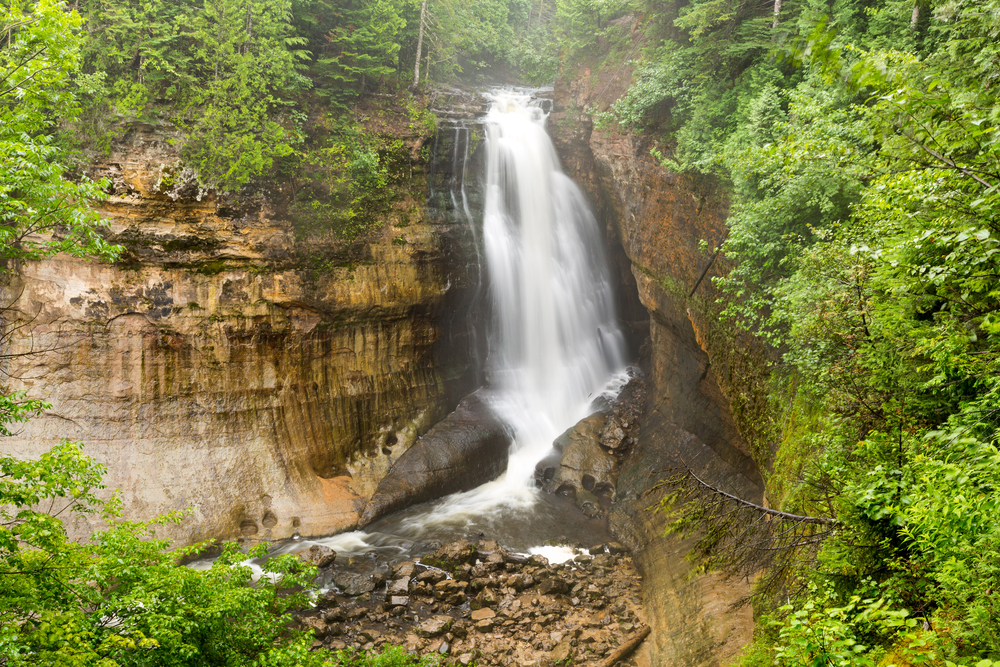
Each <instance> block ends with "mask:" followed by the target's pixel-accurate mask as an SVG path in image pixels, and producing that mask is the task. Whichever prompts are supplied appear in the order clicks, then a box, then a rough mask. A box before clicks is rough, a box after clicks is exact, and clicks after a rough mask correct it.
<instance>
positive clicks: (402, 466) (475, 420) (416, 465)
mask: <svg viewBox="0 0 1000 667" xmlns="http://www.w3.org/2000/svg"><path fill="white" fill-rule="evenodd" d="M485 395H486V394H485V393H484V390H479V391H477V392H474V393H472V394H470V395H468V396H466V397H465V398H464V399H462V401H461V402H460V403H459V404H458V407H456V408H455V411H454V412H452V413H451V414H450V415H448V416H447V417H445V418H444V420H442V421H440V422H438V423H437V424H436V425H435V426H434V427H433V428H432V429H431V430H430V431H428V432H427V434H426V435H424V436H423V437H422V438H420V440H418V441H417V442H416V443H414V444H413V445H412V446H411V447H410V449H408V450H407V451H406V453H405V454H403V456H401V457H400V458H399V460H397V461H396V462H395V463H394V464H393V466H392V468H390V469H389V473H388V474H387V475H386V476H385V478H383V479H382V481H381V482H379V485H378V488H377V489H376V490H375V494H374V495H373V496H372V497H371V500H369V501H368V504H367V505H366V506H365V510H364V512H363V513H362V515H361V519H360V521H359V522H358V525H359V527H364V526H367V525H368V524H369V523H371V522H372V521H375V520H376V519H378V518H380V517H383V516H385V515H387V514H390V513H392V512H394V511H396V510H399V509H402V508H403V507H408V506H410V505H415V504H417V503H421V502H425V501H428V500H433V499H434V498H440V497H441V496H445V495H448V494H449V493H455V492H458V491H467V490H469V489H472V488H475V487H476V486H479V485H480V484H482V483H484V482H487V481H489V480H491V479H493V478H494V477H496V476H497V475H499V474H500V473H501V472H502V471H503V470H504V469H505V468H506V466H507V456H508V449H509V446H510V442H511V436H510V433H509V432H508V430H507V428H506V426H505V425H504V424H503V423H502V422H501V421H500V420H499V419H498V418H497V416H496V415H495V414H494V413H493V411H492V410H491V409H490V407H489V405H488V403H487V400H486V399H485V398H484V397H485Z"/></svg>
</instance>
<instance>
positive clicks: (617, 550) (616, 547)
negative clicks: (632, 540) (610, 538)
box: [605, 542, 628, 556]
mask: <svg viewBox="0 0 1000 667" xmlns="http://www.w3.org/2000/svg"><path fill="white" fill-rule="evenodd" d="M605 546H606V547H607V549H608V553H609V554H611V555H612V556H620V555H621V554H624V553H628V550H627V549H626V548H625V547H623V546H622V545H621V544H620V543H618V542H608V543H607V544H606V545H605Z"/></svg>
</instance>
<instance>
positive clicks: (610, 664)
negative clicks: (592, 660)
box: [598, 625, 650, 667]
mask: <svg viewBox="0 0 1000 667" xmlns="http://www.w3.org/2000/svg"><path fill="white" fill-rule="evenodd" d="M649 631H650V628H649V626H648V625H647V626H646V627H644V628H643V629H642V630H639V632H637V633H635V634H634V635H632V638H631V639H629V640H628V641H626V642H625V643H624V644H622V645H621V646H619V647H618V648H616V649H615V652H614V653H612V654H611V655H609V656H608V657H607V658H605V659H604V662H602V663H600V665H598V667H614V665H615V663H618V662H621V661H622V660H625V659H626V658H628V657H629V656H630V655H632V653H633V652H634V651H635V650H636V649H637V648H639V644H641V643H642V640H643V639H645V638H646V637H647V636H649Z"/></svg>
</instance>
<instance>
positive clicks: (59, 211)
mask: <svg viewBox="0 0 1000 667" xmlns="http://www.w3.org/2000/svg"><path fill="white" fill-rule="evenodd" d="M79 26H80V16H79V15H78V14H76V13H75V12H68V11H64V9H63V6H62V3H61V2H54V1H52V0H40V1H39V2H38V3H36V4H34V5H32V6H31V7H30V8H25V7H23V6H22V5H21V4H20V3H9V4H8V5H7V6H6V7H5V8H3V9H2V10H0V35H2V41H0V165H2V169H0V246H2V247H3V248H4V259H5V260H6V262H10V261H11V260H26V259H39V258H42V257H46V256H49V255H52V254H55V253H57V252H65V253H70V254H74V255H77V256H83V255H97V256H100V257H103V258H105V259H113V258H114V257H115V256H116V255H117V253H118V252H119V249H118V248H117V247H116V246H112V245H109V244H108V243H107V242H106V241H104V239H103V238H102V237H101V235H100V234H99V229H100V227H101V225H102V224H103V223H102V222H101V220H100V217H99V216H98V215H97V214H96V213H94V212H93V211H92V210H91V209H90V207H89V206H88V204H87V200H88V199H101V198H103V197H104V195H103V193H102V191H101V186H102V184H101V183H95V182H93V181H91V180H90V179H88V178H86V177H85V176H84V177H82V178H80V179H79V180H78V181H76V182H74V181H72V180H70V179H69V178H67V176H66V171H67V168H66V166H65V164H66V158H67V155H66V152H65V150H64V149H63V148H62V147H60V145H59V144H58V143H57V142H56V141H55V137H54V133H55V123H56V119H69V120H71V119H73V118H74V117H76V116H77V115H78V113H79V106H78V103H77V98H76V96H75V95H74V94H73V93H72V92H71V91H69V90H67V89H66V84H67V82H68V81H69V79H70V77H72V76H73V75H74V73H75V72H76V70H77V68H78V64H79V58H80V51H79V42H78V40H77V38H76V31H77V30H78V29H79Z"/></svg>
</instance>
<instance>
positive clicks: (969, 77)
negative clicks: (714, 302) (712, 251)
mask: <svg viewBox="0 0 1000 667" xmlns="http://www.w3.org/2000/svg"><path fill="white" fill-rule="evenodd" d="M917 6H918V10H919V11H918V12H917V13H916V15H914V13H913V9H914V4H913V3H902V2H896V1H894V0H885V1H882V2H876V3H833V4H831V3H825V2H812V1H810V0H806V1H803V2H790V1H788V0H786V1H785V2H784V3H783V4H782V7H781V14H780V16H779V17H778V21H777V25H776V26H775V25H774V24H775V20H774V16H773V13H772V12H773V5H771V4H770V3H768V4H756V5H751V4H744V3H738V2H729V1H727V0H705V1H703V2H698V1H696V2H691V3H688V4H686V5H684V6H683V7H677V6H674V5H669V6H654V5H653V4H649V5H646V6H645V7H638V6H633V10H644V11H645V14H644V15H643V16H642V19H641V20H642V22H643V25H644V27H645V31H646V39H647V40H648V41H649V43H650V44H651V46H647V47H646V50H645V51H644V52H643V54H642V57H641V59H640V60H639V61H637V62H636V63H635V69H634V71H635V78H634V81H633V85H632V87H631V89H630V91H629V92H628V94H627V95H625V96H623V97H622V98H621V99H619V100H618V101H617V102H616V103H614V104H613V105H612V106H611V108H610V109H608V110H607V111H606V112H604V113H600V114H597V120H598V123H612V122H616V123H619V124H620V125H621V126H622V127H624V128H628V129H631V130H632V131H635V132H645V133H648V134H650V135H651V136H652V138H653V139H654V140H655V143H654V146H655V147H654V148H653V151H652V153H653V155H654V156H655V157H656V158H657V159H658V160H659V161H660V162H661V163H663V164H664V165H665V166H668V167H669V168H672V169H675V170H678V171H689V172H703V173H712V174H714V175H716V176H718V177H721V179H722V180H723V181H724V182H725V183H726V184H727V186H728V188H729V191H730V192H731V194H732V209H731V215H730V218H729V220H728V226H729V234H728V237H727V240H726V241H725V243H724V245H723V252H724V253H725V254H726V256H727V257H728V258H729V259H730V261H731V262H733V265H734V266H735V268H733V269H732V270H731V271H730V272H729V273H728V274H727V275H726V276H725V277H724V278H722V279H719V280H717V285H718V286H719V287H720V288H721V289H722V291H723V294H724V298H723V303H721V304H720V305H719V306H720V307H724V308H725V310H724V317H723V320H722V321H721V322H719V323H718V324H717V325H709V326H708V327H707V328H706V331H707V332H708V333H707V335H708V336H709V337H710V338H711V339H712V340H711V341H710V342H711V347H712V349H719V348H720V347H722V348H724V347H725V345H724V344H720V342H719V341H721V340H722V339H724V338H726V335H729V338H728V339H727V340H729V341H730V342H734V341H738V340H739V337H740V334H739V333H732V334H725V331H726V330H728V331H730V332H741V333H742V335H745V336H747V337H753V338H754V339H755V340H756V341H757V344H758V345H760V344H766V345H768V346H770V349H771V350H772V358H773V359H774V361H773V362H772V363H770V365H769V366H767V365H766V364H765V365H764V368H763V372H758V373H756V374H754V375H753V377H752V379H751V380H748V381H749V382H751V383H752V384H754V385H755V386H756V388H757V393H760V392H762V391H763V392H766V393H768V394H769V396H768V397H767V399H766V400H764V401H760V400H745V399H749V398H750V397H752V396H753V395H754V391H753V390H747V388H746V387H744V386H742V385H739V382H738V381H736V382H733V380H732V379H731V378H730V376H729V375H728V374H729V372H730V371H729V369H731V368H732V369H735V368H738V367H739V366H738V359H737V356H736V355H734V354H732V353H729V356H720V357H719V358H718V359H715V358H713V365H716V364H718V365H717V366H716V367H717V368H718V369H720V370H719V371H717V372H721V373H722V375H721V376H720V377H723V378H724V379H725V380H726V381H730V382H733V399H734V400H733V405H734V409H735V410H736V411H737V412H742V413H746V414H744V416H743V417H740V418H739V423H740V426H741V428H742V429H743V430H744V434H745V435H746V436H747V439H748V440H750V441H753V442H755V443H756V444H755V446H757V449H756V450H755V451H756V452H757V454H758V458H760V456H759V455H760V454H761V453H763V454H764V455H765V456H764V458H765V459H767V460H762V461H761V462H762V463H763V464H765V466H766V464H768V463H772V464H773V472H772V473H770V476H769V479H768V498H769V500H770V501H771V502H772V503H773V504H774V505H775V506H777V507H778V508H779V509H782V510H785V511H787V512H790V513H795V514H799V515H808V516H812V517H834V518H835V519H836V521H837V524H836V525H837V529H836V530H835V531H832V532H830V533H829V534H826V535H822V536H821V537H822V539H821V540H817V541H816V542H815V544H817V545H818V544H820V543H821V544H822V547H821V548H819V549H818V550H817V551H810V550H809V549H807V548H805V547H806V546H807V540H804V539H799V540H798V541H794V540H793V542H794V543H793V544H792V545H791V548H790V550H789V553H791V554H792V556H791V558H786V559H784V560H782V559H777V560H775V561H774V562H776V563H779V564H780V567H785V564H787V563H788V562H790V561H795V560H796V559H798V560H799V561H800V564H799V565H798V569H797V570H796V571H795V572H794V575H793V577H792V579H793V580H794V581H792V584H795V585H792V584H790V585H789V586H788V587H786V588H784V589H781V594H780V597H779V596H778V595H775V593H776V591H775V588H774V587H773V586H772V587H770V588H768V586H769V585H770V584H769V583H768V582H769V581H773V580H769V579H768V578H767V577H762V578H761V579H760V580H759V581H760V582H762V583H761V584H760V587H759V588H758V594H759V595H760V596H761V597H758V598H757V600H756V604H757V605H758V611H760V612H764V613H766V614H767V619H768V620H766V621H764V622H763V623H762V624H761V626H760V628H759V633H758V639H757V642H756V643H755V645H753V646H752V647H750V649H749V650H748V651H747V652H746V653H745V655H744V658H743V664H747V665H804V664H810V665H816V664H824V665H826V664H844V665H854V664H858V665H864V664H870V665H876V664H877V665H890V664H893V665H916V664H941V665H949V664H954V665H977V664H982V665H992V664H994V663H993V661H996V660H998V659H1000V641H998V639H997V638H998V636H1000V625H998V623H997V620H996V619H998V618H1000V607H998V606H997V599H998V598H997V597H996V591H998V590H1000V581H998V579H997V578H998V572H1000V570H998V568H997V566H996V563H997V562H1000V553H998V542H1000V540H998V535H1000V513H998V510H1000V487H998V485H997V484H996V483H995V471H996V469H997V466H998V465H1000V461H998V459H997V453H998V444H1000V408H998V407H997V406H998V405H1000V381H998V378H1000V239H998V235H1000V227H998V226H997V222H996V221H997V219H1000V198H998V194H997V193H998V192H1000V103H998V99H997V94H996V86H995V85H993V83H995V82H996V81H997V80H998V78H1000V48H998V47H997V40H996V38H997V37H998V36H1000V28H998V25H1000V22H998V21H997V17H998V16H1000V3H998V2H996V0H987V1H985V2H963V1H960V2H931V3H918V5H917ZM566 7H567V12H568V11H570V9H571V8H572V11H574V12H575V14H574V16H572V17H570V16H569V15H568V14H567V16H566V18H565V23H564V26H563V29H564V30H566V31H569V32H568V33H567V34H568V36H567V38H566V40H565V42H564V45H563V46H564V48H565V49H567V50H568V51H570V52H571V51H572V49H574V48H589V47H590V46H592V45H593V44H594V41H593V40H591V41H589V42H587V41H586V40H587V39H588V32H591V33H594V32H596V31H597V30H598V26H597V23H596V19H595V18H594V11H595V5H594V4H593V3H587V2H582V1H581V2H578V3H567V5H566ZM588 11H590V12H591V13H590V14H588V13H587V12H588ZM914 17H915V22H913V23H912V24H911V19H913V18H914ZM570 33H571V34H570ZM574 40H578V41H574ZM710 311H711V308H710V307H708V306H705V307H700V310H699V312H710ZM715 328H718V329H720V331H722V332H723V333H720V334H715V333H713V332H714V329H715ZM755 349H757V348H755V347H754V345H750V346H749V348H748V350H749V351H750V352H753V351H754V350H755ZM761 358H762V359H766V358H767V356H766V355H764V356H763V357H761ZM750 375H751V374H748V373H742V374H739V373H737V372H735V371H734V372H733V373H732V377H739V378H742V379H743V380H746V378H747V377H749V376H750ZM744 384H745V383H744ZM751 412H752V413H753V414H755V415H757V417H755V418H744V417H748V415H749V414H750V413H751ZM762 414H770V415H771V418H770V421H768V420H767V419H764V418H762V417H761V416H760V415H762ZM758 426H759V427H760V428H758ZM769 438H773V440H769ZM759 441H763V442H762V443H761V442H759ZM760 444H763V445H764V447H759V446H758V445H760ZM768 445H771V446H774V445H776V446H777V452H776V453H775V454H774V455H773V457H768V456H766V455H767V454H768V453H769V452H770V451H773V450H772V449H770V447H769V446H768ZM689 516H698V515H697V512H695V513H694V514H689ZM702 516H708V515H705V514H704V513H703V514H702ZM747 530H749V528H748V529H747ZM704 534H705V535H707V536H708V537H709V538H710V540H709V541H708V542H703V543H702V547H703V549H704V551H702V552H698V551H697V550H696V553H700V555H701V556H702V557H703V558H704V559H705V562H707V563H709V564H711V563H716V564H722V565H726V566H729V565H731V564H733V563H743V564H744V565H745V564H746V563H747V562H749V561H748V557H747V550H748V549H749V548H750V547H749V546H747V544H744V547H743V549H744V551H743V552H739V550H738V547H734V546H733V544H732V543H727V542H726V540H725V539H721V540H720V539H718V538H719V536H720V535H724V533H722V532H720V531H719V530H717V529H715V528H712V529H708V530H706V532H705V533H704ZM736 534H739V533H738V531H737V533H736ZM788 534H791V535H793V536H794V533H788ZM802 535H804V536H805V537H809V535H811V534H807V533H802ZM786 537H787V535H786ZM712 539H714V540H715V542H711V540H712ZM786 541H787V540H786ZM727 544H728V546H727ZM771 546H774V545H771ZM787 546H788V545H785V546H781V545H779V547H778V548H785V547H787ZM721 549H736V550H737V555H732V554H730V555H728V556H727V555H721V556H720V554H719V550H721ZM765 594H771V595H772V597H766V596H765Z"/></svg>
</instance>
